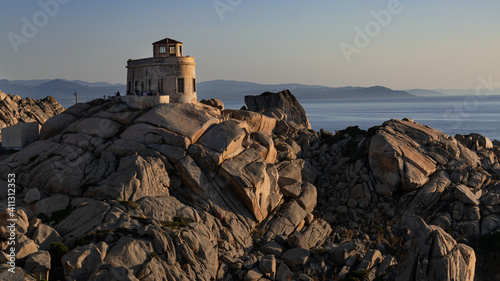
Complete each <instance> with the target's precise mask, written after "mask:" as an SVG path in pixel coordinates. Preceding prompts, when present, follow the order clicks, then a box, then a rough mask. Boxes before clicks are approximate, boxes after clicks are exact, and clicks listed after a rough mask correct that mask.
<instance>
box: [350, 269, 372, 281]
mask: <svg viewBox="0 0 500 281" xmlns="http://www.w3.org/2000/svg"><path fill="white" fill-rule="evenodd" d="M367 274H368V271H367V270H356V271H351V272H349V273H347V275H346V277H345V280H346V281H360V280H362V279H363V278H365V277H366V275H367Z"/></svg>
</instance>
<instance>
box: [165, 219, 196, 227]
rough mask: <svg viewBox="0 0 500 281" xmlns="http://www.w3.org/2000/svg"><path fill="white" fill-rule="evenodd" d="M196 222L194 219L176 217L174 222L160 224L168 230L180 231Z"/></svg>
mask: <svg viewBox="0 0 500 281" xmlns="http://www.w3.org/2000/svg"><path fill="white" fill-rule="evenodd" d="M192 222H194V220H193V219H191V218H184V217H174V221H160V223H161V224H162V225H163V226H165V227H168V228H174V229H179V228H181V227H185V226H187V225H188V224H190V223H192Z"/></svg>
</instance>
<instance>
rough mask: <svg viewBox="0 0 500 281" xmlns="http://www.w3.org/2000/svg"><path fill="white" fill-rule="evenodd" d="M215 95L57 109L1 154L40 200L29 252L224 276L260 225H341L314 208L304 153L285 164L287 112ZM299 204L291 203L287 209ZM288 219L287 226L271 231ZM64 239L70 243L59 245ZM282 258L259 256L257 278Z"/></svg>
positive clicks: (32, 205) (126, 269) (315, 237)
mask: <svg viewBox="0 0 500 281" xmlns="http://www.w3.org/2000/svg"><path fill="white" fill-rule="evenodd" d="M207 103H208V104H209V105H205V104H202V103H196V104H161V105H157V106H155V107H153V108H150V109H145V110H139V109H135V108H130V107H128V106H127V105H126V104H123V103H120V102H118V101H116V102H115V101H103V100H100V101H99V100H96V101H93V102H92V103H88V104H77V105H75V106H73V107H71V108H69V109H68V110H66V111H65V112H63V113H61V114H59V115H56V116H54V117H53V118H51V119H49V120H48V121H47V122H46V123H45V125H44V126H43V127H42V134H41V135H42V136H41V138H42V140H40V141H38V142H36V143H34V144H32V145H31V146H29V147H27V148H25V149H23V150H22V151H20V152H19V153H16V154H13V155H11V156H9V157H7V158H5V159H4V160H3V161H1V162H0V167H1V168H0V178H2V179H7V177H8V176H7V174H8V173H16V175H17V177H16V181H17V185H18V186H19V188H20V189H22V190H23V193H24V194H23V195H24V196H23V198H24V199H25V200H24V201H23V204H25V205H24V206H23V208H25V210H30V211H29V215H27V216H26V218H25V220H26V221H27V222H28V221H29V222H28V223H27V224H26V226H25V227H24V228H25V229H26V230H24V232H23V233H24V234H23V236H22V239H20V241H22V242H23V248H22V252H20V253H19V254H21V255H22V256H23V257H24V256H28V255H30V254H34V253H37V252H39V251H42V250H48V251H49V252H50V253H51V256H52V258H53V260H54V263H55V264H54V266H53V267H52V269H50V270H51V271H54V272H56V273H57V272H59V274H64V275H65V276H66V278H69V279H75V280H100V279H102V278H107V277H110V276H114V278H118V277H120V278H129V279H133V278H137V279H139V280H158V279H161V278H164V276H167V279H168V280H213V279H215V278H216V277H217V276H218V275H222V276H226V277H228V276H234V275H233V274H235V273H234V272H233V271H231V270H228V271H224V270H225V269H226V268H227V266H233V263H231V262H228V261H233V260H234V261H237V260H240V258H243V257H245V256H246V255H247V254H249V252H248V251H249V250H251V249H252V248H254V247H255V244H254V241H253V239H254V237H253V236H254V235H253V233H256V232H265V233H268V234H267V235H268V237H274V236H275V235H276V233H278V232H279V233H280V235H282V234H283V233H286V234H287V235H290V234H292V232H294V231H295V230H296V231H297V232H296V234H295V238H294V241H296V242H293V243H295V244H296V245H300V246H301V247H307V248H312V247H316V246H318V245H320V244H321V243H322V242H324V241H325V239H326V237H327V236H328V235H329V233H330V232H331V228H329V226H328V225H327V224H326V222H325V221H323V220H320V219H315V218H314V217H313V216H311V215H309V216H307V214H308V213H311V212H312V211H313V209H314V206H315V205H316V195H317V193H316V188H315V186H314V185H312V184H310V183H303V182H302V177H301V167H302V165H303V161H302V162H301V160H296V162H297V163H295V162H293V163H294V165H293V167H295V168H294V169H292V168H291V167H287V165H284V164H286V163H283V164H281V165H279V164H278V163H276V162H277V159H276V158H277V154H278V152H277V149H276V147H275V144H274V141H273V135H272V134H273V131H274V129H275V124H276V119H273V118H271V117H267V116H264V115H262V114H260V113H255V112H251V111H225V112H221V109H223V105H220V104H218V103H215V102H214V103H210V102H207ZM304 130H305V129H304ZM305 131H307V130H305ZM307 132H308V131H307ZM308 133H309V134H310V132H308ZM291 170H293V172H290V171H291ZM280 174H281V175H283V176H282V177H283V179H285V177H286V178H288V179H289V181H291V180H292V178H294V179H293V182H294V183H295V184H297V185H298V186H299V187H298V188H299V189H298V190H299V191H298V194H297V197H296V198H293V199H292V198H290V200H289V199H284V198H283V194H282V192H281V185H282V181H280V180H279V179H280ZM36 191H38V196H34V195H33V194H32V193H34V192H36ZM19 202H22V201H21V200H19ZM288 202H289V203H290V204H291V205H290V206H293V207H291V209H290V210H289V211H288V212H289V213H287V212H285V213H283V212H281V210H278V209H281V208H280V207H281V206H284V205H285V204H287V203H288ZM1 203H4V204H5V203H6V201H5V202H3V201H1ZM293 212H299V213H300V215H298V216H295V217H294V218H290V216H291V214H292V213H293ZM35 216H37V217H38V218H39V219H36V218H35ZM282 217H283V218H284V219H285V220H288V221H289V222H288V223H287V226H286V231H284V232H283V231H278V230H276V231H275V232H273V231H270V230H267V228H268V227H267V226H268V225H269V224H270V223H271V224H273V225H278V224H275V223H274V221H276V220H279V219H280V218H282ZM306 217H307V220H305V219H306ZM40 219H41V220H42V221H41V222H40ZM290 220H291V224H292V225H290ZM259 223H260V224H259ZM27 229H31V231H29V232H28V231H27ZM285 239H286V237H285ZM270 241H271V240H270V239H268V242H270ZM291 241H292V240H291ZM310 241H311V242H310ZM62 244H64V245H67V246H69V249H68V250H69V252H67V253H65V254H64V255H61V256H57V255H55V254H54V247H55V245H62ZM290 245H292V242H290ZM281 247H282V246H280V248H281ZM283 247H285V249H286V248H288V247H292V246H285V245H284V246H283ZM294 247H296V246H294ZM273 258H274V256H267V257H266V258H264V259H263V260H262V262H259V261H256V262H255V263H253V265H252V266H250V265H248V266H247V267H248V268H247V270H246V271H245V276H246V277H245V278H246V279H252V278H254V277H256V276H258V275H259V274H260V275H261V276H263V275H265V276H274V275H275V274H276V271H277V267H276V260H275V259H273ZM57 263H59V264H60V266H59V267H57ZM106 276H107V277H106Z"/></svg>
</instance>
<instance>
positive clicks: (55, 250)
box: [49, 242, 69, 268]
mask: <svg viewBox="0 0 500 281" xmlns="http://www.w3.org/2000/svg"><path fill="white" fill-rule="evenodd" d="M67 252H69V248H68V246H66V245H64V243H62V242H53V243H50V247H49V254H50V259H51V264H52V268H55V267H58V266H61V265H62V264H61V258H62V257H63V256H64V255H65V254H66V253H67Z"/></svg>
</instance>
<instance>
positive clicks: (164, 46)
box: [153, 38, 182, 58]
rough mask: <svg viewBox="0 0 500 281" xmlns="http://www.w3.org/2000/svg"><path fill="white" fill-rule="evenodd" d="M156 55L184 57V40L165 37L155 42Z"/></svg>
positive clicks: (154, 52)
mask: <svg viewBox="0 0 500 281" xmlns="http://www.w3.org/2000/svg"><path fill="white" fill-rule="evenodd" d="M153 54H154V57H162V58H164V57H182V42H179V41H177V40H174V39H170V38H165V39H162V40H160V41H156V42H154V43H153Z"/></svg>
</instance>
